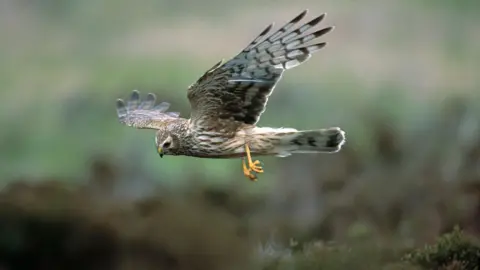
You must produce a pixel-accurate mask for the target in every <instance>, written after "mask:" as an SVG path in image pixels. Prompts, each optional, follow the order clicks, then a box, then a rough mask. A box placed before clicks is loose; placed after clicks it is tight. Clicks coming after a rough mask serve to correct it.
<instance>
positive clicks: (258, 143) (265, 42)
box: [117, 11, 345, 180]
mask: <svg viewBox="0 0 480 270" xmlns="http://www.w3.org/2000/svg"><path fill="white" fill-rule="evenodd" d="M306 13H307V11H304V12H302V13H301V14H300V15H298V16H297V17H295V18H294V19H293V20H291V21H290V22H289V23H287V24H286V25H284V26H283V27H282V28H280V29H279V30H277V31H276V32H274V33H272V34H269V33H270V30H271V28H272V26H273V24H271V25H269V26H268V27H267V28H266V29H265V30H264V31H263V32H262V33H261V34H260V35H259V36H258V37H257V38H255V39H254V40H253V41H252V42H251V43H250V44H249V45H248V46H247V47H246V48H245V49H244V50H242V52H240V53H239V54H238V55H237V56H235V57H234V58H232V59H230V60H229V61H227V62H225V63H223V60H222V61H220V62H218V63H217V64H215V65H214V66H213V67H212V68H210V69H209V70H208V71H207V72H205V74H204V75H203V76H201V77H200V78H199V79H198V80H197V81H196V82H195V83H194V84H192V85H191V86H190V87H189V88H188V91H187V97H188V100H189V101H190V105H191V114H190V118H189V119H186V118H180V117H179V114H178V113H173V112H167V109H168V107H169V104H168V103H166V102H162V103H160V104H158V105H156V103H155V102H156V97H155V95H153V94H151V93H150V94H149V95H148V96H147V98H146V99H145V100H144V101H141V99H140V94H139V92H138V91H134V92H133V93H132V95H131V97H130V100H128V102H127V104H125V102H124V101H123V100H121V99H119V100H118V101H117V114H118V117H119V120H120V122H121V123H123V124H125V125H128V126H133V127H136V128H148V129H156V130H157V133H156V136H155V144H156V146H157V151H158V152H159V154H160V156H163V155H175V156H192V157H197V158H238V157H242V158H244V161H243V169H244V173H245V175H246V176H248V177H249V178H250V179H251V180H255V179H256V173H261V172H263V170H262V168H261V167H260V166H259V162H258V161H252V160H251V156H279V157H286V156H289V155H291V154H292V153H320V152H324V153H334V152H337V151H339V150H340V149H341V147H342V145H343V144H344V142H345V133H344V132H343V131H342V130H341V129H340V128H336V127H335V128H326V129H317V130H307V131H298V130H296V129H293V128H268V127H258V126H257V125H256V124H257V122H258V120H259V119H260V116H261V114H262V113H263V112H264V111H265V107H266V104H267V101H268V97H269V96H270V95H271V93H272V92H273V90H274V88H275V86H276V84H277V83H278V81H279V80H280V79H281V77H282V75H283V72H284V71H285V70H287V69H289V68H292V67H295V66H298V65H300V64H302V63H303V62H305V61H306V60H308V59H309V58H310V57H311V54H312V53H314V52H316V51H318V50H320V49H321V48H323V47H324V46H325V44H326V43H325V42H323V43H317V44H312V45H307V44H306V43H308V42H309V41H312V40H314V39H315V38H317V37H320V36H323V35H324V34H326V33H328V32H329V31H331V30H332V29H333V28H332V27H327V28H323V29H320V30H317V31H314V32H312V33H310V34H307V33H306V32H308V30H310V29H312V28H313V27H314V26H316V25H317V24H318V23H319V22H320V21H322V20H323V18H324V16H325V15H324V14H323V15H320V16H318V17H316V18H314V19H313V20H311V21H310V22H307V23H305V24H303V25H301V26H300V27H297V28H295V27H294V26H295V25H296V24H297V23H298V22H299V21H300V20H301V19H303V17H304V16H305V15H306ZM267 34H269V35H267ZM245 157H246V159H247V160H245ZM247 163H248V166H247Z"/></svg>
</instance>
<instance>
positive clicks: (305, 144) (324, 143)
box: [277, 127, 345, 157]
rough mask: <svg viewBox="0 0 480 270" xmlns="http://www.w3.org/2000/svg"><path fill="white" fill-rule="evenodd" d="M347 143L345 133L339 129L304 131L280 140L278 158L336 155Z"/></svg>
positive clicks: (287, 135)
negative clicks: (315, 154)
mask: <svg viewBox="0 0 480 270" xmlns="http://www.w3.org/2000/svg"><path fill="white" fill-rule="evenodd" d="M344 143H345V132H344V131H343V130H341V129H340V128H338V127H333V128H325V129H317V130H303V131H298V132H295V133H290V134H286V135H285V136H283V137H282V139H281V140H280V143H279V145H278V146H277V149H278V156H282V157H283V156H288V155H290V154H292V153H336V152H338V151H340V149H341V148H342V146H343V144H344Z"/></svg>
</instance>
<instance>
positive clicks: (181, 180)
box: [0, 0, 480, 270]
mask: <svg viewBox="0 0 480 270" xmlns="http://www.w3.org/2000/svg"><path fill="white" fill-rule="evenodd" d="M478 3H479V2H478V1H473V0H472V1H467V0H466V1H461V2H455V3H453V2H452V1H413V0H407V1H383V0H365V1H338V0H325V1H320V2H319V1H313V0H298V1H286V0H278V1H273V2H272V1H253V0H246V1H218V0H205V1H184V0H182V1H163V0H140V1H127V0H115V1H114V0H106V1H93V0H86V1H57V0H47V1H38V0H19V1H3V2H1V3H0V37H1V42H0V86H1V88H0V127H1V128H0V184H1V187H2V190H1V192H0V221H1V222H0V256H1V257H0V268H2V267H3V268H6V269H9V270H10V269H18V268H14V267H12V266H17V267H19V266H23V267H27V268H29V269H32V268H35V269H66V268H68V269H75V267H76V268H77V269H389V270H393V269H423V268H425V269H428V268H432V267H433V268H436V267H442V268H443V269H450V270H453V269H470V268H469V267H470V265H468V266H467V265H466V263H468V262H472V261H474V260H475V258H476V257H477V256H476V255H475V254H476V253H475V252H476V251H475V250H476V244H470V243H475V241H474V240H468V241H464V239H466V238H464V237H467V236H463V234H462V235H461V234H460V232H459V231H453V233H452V234H447V235H446V236H444V237H443V238H438V237H439V236H440V235H443V234H445V233H449V232H452V230H453V228H454V227H455V226H456V225H458V226H459V227H460V228H461V229H462V230H463V232H464V233H465V235H468V237H469V238H468V239H470V237H472V238H471V239H474V238H475V237H478V236H479V234H480V223H479V220H480V219H479V217H480V204H479V203H480V201H479V199H480V171H479V169H478V168H479V164H480V105H479V104H480V94H479V93H480V91H479V89H480V76H478V74H480V50H478V48H480V35H479V33H480V32H479V31H478V25H480V8H479V4H478ZM304 8H309V9H310V12H311V14H310V16H312V17H313V16H315V15H317V14H319V13H323V12H327V13H328V16H327V17H326V21H325V22H324V24H325V25H335V26H336V29H335V31H333V32H332V33H330V34H329V35H327V36H326V37H325V41H327V42H328V45H327V47H326V48H325V49H323V50H322V51H320V52H318V53H317V54H316V55H314V56H313V57H312V59H311V60H309V61H308V62H307V63H305V64H304V65H301V66H300V67H298V68H295V69H293V70H289V71H288V72H287V73H286V74H285V76H284V77H283V79H282V81H281V83H279V85H278V86H277V87H276V90H275V92H274V94H273V95H272V96H271V97H270V99H269V103H268V107H267V110H266V112H265V113H264V114H263V116H262V119H261V120H260V122H259V125H261V126H272V127H295V128H298V129H313V128H321V127H329V126H340V127H342V128H343V129H344V130H346V132H347V144H346V145H345V148H344V149H343V150H342V151H341V152H340V153H337V154H334V155H294V156H291V157H288V158H284V159H280V158H275V157H265V158H262V159H261V160H262V161H263V162H264V163H265V170H266V172H265V174H263V175H261V176H260V180H259V182H257V183H252V182H249V181H247V180H246V179H245V178H244V177H243V175H242V172H241V163H240V160H238V159H233V160H205V159H194V158H187V157H165V158H163V159H159V158H158V155H157V154H156V152H155V148H154V147H153V132H151V131H146V130H135V129H133V128H129V127H125V126H121V125H120V124H119V123H118V122H117V119H116V115H115V100H116V98H118V97H125V96H127V95H128V94H129V93H130V91H131V90H133V89H138V90H139V91H140V92H141V93H143V94H146V93H147V92H154V93H156V94H157V96H158V97H159V99H161V100H162V101H163V100H165V101H168V102H170V103H172V109H173V110H175V111H180V112H181V115H182V116H184V117H188V115H189V104H188V101H187V99H186V88H187V87H188V85H190V84H191V83H192V82H194V81H195V80H196V79H197V78H198V77H199V76H200V75H201V74H203V72H204V71H205V70H206V69H207V68H209V67H211V66H212V65H213V64H214V63H216V62H218V61H219V60H220V59H221V58H229V57H231V56H233V55H234V54H236V53H238V52H239V51H240V50H241V49H242V48H243V47H244V46H245V45H247V44H248V42H250V41H251V40H252V39H253V38H254V36H255V35H256V34H258V33H259V32H260V31H261V30H263V28H264V27H265V26H266V25H267V24H269V23H271V22H272V21H275V22H276V25H277V26H278V25H281V24H282V23H284V22H286V21H287V20H289V19H290V18H292V17H293V16H295V15H296V14H297V13H299V12H300V11H302V10H303V9H304ZM470 241H471V242H470ZM456 243H458V245H457V244H456ZM426 244H428V246H427V247H425V245H426ZM469 250H473V251H474V252H469ZM407 254H409V255H407ZM462 254H473V255H471V256H470V255H468V258H469V259H465V256H463V255H462ZM402 258H403V260H402ZM405 258H408V259H405ZM422 267H423V268H422ZM3 268H2V269H3Z"/></svg>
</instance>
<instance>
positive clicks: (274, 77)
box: [188, 10, 333, 129]
mask: <svg viewBox="0 0 480 270" xmlns="http://www.w3.org/2000/svg"><path fill="white" fill-rule="evenodd" d="M307 12H308V10H305V11H303V12H302V13H300V14H299V15H298V16H296V17H295V18H294V19H292V20H291V21H290V22H288V23H287V24H285V25H284V26H283V27H281V28H280V29H279V30H277V31H276V32H273V33H272V32H271V31H270V30H271V29H272V27H273V23H272V24H270V25H269V26H268V27H267V28H266V29H265V30H264V31H263V32H261V33H260V35H259V36H258V37H257V38H255V39H254V40H253V41H252V42H251V43H250V44H249V45H248V46H247V47H246V48H245V49H243V51H242V52H240V53H239V54H238V55H237V56H235V57H234V58H232V59H231V60H229V61H227V62H226V63H223V61H220V62H218V63H217V64H215V65H214V66H213V67H212V68H211V69H210V70H208V71H207V72H206V73H205V74H204V75H203V76H202V77H200V79H198V81H197V82H195V83H194V84H193V85H191V86H190V87H189V89H188V99H189V100H190V105H191V107H192V112H191V121H192V122H191V123H192V124H193V128H203V129H205V128H206V129H212V128H214V125H215V124H217V123H219V122H225V121H222V120H228V121H230V120H233V121H234V122H238V123H239V124H250V125H253V124H256V123H257V122H258V120H259V118H260V115H261V114H262V113H263V112H264V111H265V106H266V104H267V100H268V97H269V96H270V94H271V93H272V91H273V89H274V87H275V85H276V83H277V82H278V81H279V80H280V78H281V77H282V74H283V72H284V71H285V70H287V69H290V68H293V67H296V66H298V65H300V64H302V63H303V62H305V61H306V60H308V59H309V58H310V57H311V54H312V53H314V52H316V51H318V50H320V49H321V48H323V47H324V46H325V45H326V43H325V42H321V43H313V44H311V45H308V44H307V43H309V42H310V41H313V40H315V39H316V38H318V37H320V36H322V35H324V34H326V33H328V32H330V31H331V30H332V29H333V27H327V28H323V29H320V30H316V31H312V32H311V33H310V34H307V32H308V30H311V29H313V28H314V27H315V26H317V25H318V24H319V23H320V22H321V21H322V20H323V18H324V17H325V14H322V15H320V16H318V17H316V18H314V19H313V20H311V21H309V22H307V23H305V24H301V25H300V26H298V23H299V22H300V21H301V20H302V19H303V18H304V17H305V15H306V14H307ZM295 26H298V27H295Z"/></svg>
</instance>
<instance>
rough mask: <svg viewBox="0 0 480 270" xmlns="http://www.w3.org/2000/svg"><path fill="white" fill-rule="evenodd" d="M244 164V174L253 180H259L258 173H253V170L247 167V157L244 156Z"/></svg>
mask: <svg viewBox="0 0 480 270" xmlns="http://www.w3.org/2000/svg"><path fill="white" fill-rule="evenodd" d="M242 166H243V174H244V175H245V176H246V177H247V178H248V179H250V180H251V181H257V175H256V174H254V173H252V171H251V170H250V169H249V168H247V164H246V162H245V158H242Z"/></svg>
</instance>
